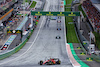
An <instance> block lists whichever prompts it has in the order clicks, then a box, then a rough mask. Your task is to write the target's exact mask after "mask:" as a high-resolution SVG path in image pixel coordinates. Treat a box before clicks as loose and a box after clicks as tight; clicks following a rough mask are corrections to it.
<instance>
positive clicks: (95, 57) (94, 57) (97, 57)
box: [81, 6, 100, 62]
mask: <svg viewBox="0 0 100 67" xmlns="http://www.w3.org/2000/svg"><path fill="white" fill-rule="evenodd" d="M81 7H82V9H83V11H84V12H85V9H84V8H83V6H81ZM85 14H86V12H85ZM86 15H87V14H86ZM87 16H88V15H87ZM89 21H90V20H89ZM90 22H91V21H90ZM92 26H93V24H92ZM86 45H87V44H86ZM91 57H92V58H93V59H94V60H95V61H97V62H100V56H98V55H95V54H91Z"/></svg>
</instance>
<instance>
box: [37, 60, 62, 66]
mask: <svg viewBox="0 0 100 67" xmlns="http://www.w3.org/2000/svg"><path fill="white" fill-rule="evenodd" d="M38 64H40V65H57V64H58V65H60V64H61V61H60V60H59V59H58V58H50V59H48V60H46V61H44V62H43V61H42V60H41V61H40V62H39V63H38Z"/></svg>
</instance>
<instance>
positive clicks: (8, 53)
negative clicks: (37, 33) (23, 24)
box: [0, 30, 33, 60]
mask: <svg viewBox="0 0 100 67" xmlns="http://www.w3.org/2000/svg"><path fill="white" fill-rule="evenodd" d="M32 32H33V30H31V32H30V35H29V36H28V38H26V39H25V40H24V41H23V42H22V43H21V44H20V45H18V46H17V47H15V48H14V49H12V50H10V51H7V52H5V53H1V54H0V60H2V59H4V58H6V57H9V56H11V55H12V54H14V53H16V52H18V51H19V50H20V49H21V48H22V47H23V46H24V45H25V44H26V42H27V41H28V39H29V38H30V36H31V35H32Z"/></svg>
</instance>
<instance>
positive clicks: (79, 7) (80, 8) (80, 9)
mask: <svg viewBox="0 0 100 67" xmlns="http://www.w3.org/2000/svg"><path fill="white" fill-rule="evenodd" d="M81 5H82V4H80V5H79V6H78V9H79V11H82V13H83V15H84V17H86V14H85V12H84V11H83V9H82V7H81Z"/></svg>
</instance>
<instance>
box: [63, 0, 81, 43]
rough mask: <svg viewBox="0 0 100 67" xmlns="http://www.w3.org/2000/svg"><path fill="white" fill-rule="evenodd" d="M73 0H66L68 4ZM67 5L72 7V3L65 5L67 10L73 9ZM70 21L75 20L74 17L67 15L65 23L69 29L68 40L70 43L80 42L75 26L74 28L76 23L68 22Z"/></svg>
mask: <svg viewBox="0 0 100 67" xmlns="http://www.w3.org/2000/svg"><path fill="white" fill-rule="evenodd" d="M71 2H72V0H66V3H67V4H71ZM66 7H71V5H66V6H65V11H71V8H66ZM69 22H73V18H72V17H65V24H66V29H67V33H66V34H67V36H66V37H67V42H68V43H79V42H78V39H77V36H76V32H75V28H74V24H68V23H69Z"/></svg>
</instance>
